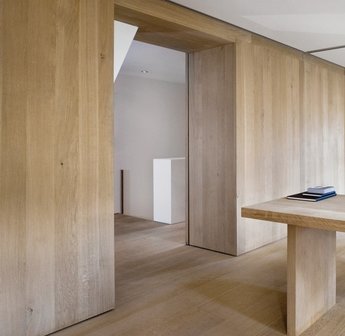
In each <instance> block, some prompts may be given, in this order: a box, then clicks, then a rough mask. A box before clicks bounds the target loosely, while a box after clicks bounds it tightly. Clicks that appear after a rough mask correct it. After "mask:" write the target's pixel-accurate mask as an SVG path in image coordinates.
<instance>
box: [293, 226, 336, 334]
mask: <svg viewBox="0 0 345 336" xmlns="http://www.w3.org/2000/svg"><path fill="white" fill-rule="evenodd" d="M335 261H336V232H335V231H325V230H318V229H310V228H303V227H298V226H293V225H288V269H287V271H288V275H287V276H288V279H287V282H288V283H287V286H288V287H287V332H288V335H289V336H298V335H300V334H301V333H302V332H303V331H304V330H306V329H307V328H308V327H310V326H311V325H312V324H313V323H314V322H315V321H316V320H317V319H318V318H320V317H321V316H322V315H323V314H324V313H325V312H327V311H328V310H329V309H330V308H331V307H332V306H333V305H334V304H335V300H336V265H335Z"/></svg>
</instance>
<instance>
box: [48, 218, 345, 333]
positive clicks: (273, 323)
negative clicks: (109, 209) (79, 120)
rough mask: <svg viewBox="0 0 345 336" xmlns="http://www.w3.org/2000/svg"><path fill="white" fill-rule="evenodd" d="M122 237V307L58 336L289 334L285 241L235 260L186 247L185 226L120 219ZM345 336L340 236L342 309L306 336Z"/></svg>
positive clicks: (340, 242)
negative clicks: (287, 324)
mask: <svg viewBox="0 0 345 336" xmlns="http://www.w3.org/2000/svg"><path fill="white" fill-rule="evenodd" d="M115 235H116V270H117V272H116V284H117V295H116V297H117V304H116V309H115V310H113V311H111V312H109V313H107V314H104V315H101V316H99V317H97V318H94V319H92V320H89V321H85V322H83V323H80V324H77V325H75V326H72V327H71V328H67V329H65V330H62V331H60V332H57V333H55V334H54V336H114V335H116V336H152V335H171V336H176V335H179V336H191V335H193V336H194V335H202V336H238V335H241V336H242V335H243V336H286V298H287V297H286V276H287V275H286V266H287V263H286V251H287V249H286V247H287V243H286V239H282V240H280V241H279V242H276V243H274V244H270V245H267V246H264V247H263V248H260V249H257V250H255V251H252V252H251V253H246V254H244V255H241V256H239V257H236V258H234V257H231V256H227V255H224V254H220V253H214V252H212V251H208V250H204V249H198V248H192V247H189V246H185V244H184V225H183V223H181V224H176V225H170V226H165V225H161V224H157V223H154V222H150V221H144V220H140V219H138V218H131V217H127V216H116V220H115ZM319 253H321V251H319ZM344 334H345V237H344V236H343V235H341V236H339V237H338V238H337V304H336V305H335V306H334V307H333V308H332V309H331V310H330V311H329V313H326V314H325V315H324V316H323V317H321V318H320V319H319V320H318V321H317V322H316V323H314V324H313V325H312V326H311V327H310V328H309V329H308V330H306V331H305V332H304V333H303V334H302V335H303V336H331V335H332V336H333V335H344Z"/></svg>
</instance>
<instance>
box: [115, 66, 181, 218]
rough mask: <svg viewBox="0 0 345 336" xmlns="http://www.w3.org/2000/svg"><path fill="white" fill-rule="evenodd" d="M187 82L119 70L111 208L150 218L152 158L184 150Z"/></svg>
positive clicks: (167, 155) (178, 155)
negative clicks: (122, 173) (121, 184)
mask: <svg viewBox="0 0 345 336" xmlns="http://www.w3.org/2000/svg"><path fill="white" fill-rule="evenodd" d="M185 97H186V86H185V84H181V83H172V82H167V81H162V80H155V79H145V78H142V77H137V76H128V75H124V74H122V73H121V72H120V74H119V76H118V77H117V79H116V83H115V104H114V106H115V150H116V153H115V211H116V212H119V210H120V203H119V200H120V189H119V182H120V169H124V170H126V172H125V200H124V201H125V209H124V212H125V214H127V215H131V216H135V217H140V218H145V219H153V159H154V158H166V157H183V156H184V155H185V123H186V120H185V117H186V105H185V104H186V99H185Z"/></svg>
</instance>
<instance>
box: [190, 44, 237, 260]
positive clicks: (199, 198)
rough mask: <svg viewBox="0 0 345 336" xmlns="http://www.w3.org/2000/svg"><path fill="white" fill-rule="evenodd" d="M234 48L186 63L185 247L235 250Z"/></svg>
mask: <svg viewBox="0 0 345 336" xmlns="http://www.w3.org/2000/svg"><path fill="white" fill-rule="evenodd" d="M234 84H235V49H234V46H233V45H226V46H223V47H219V48H213V49H208V50H205V51H201V52H196V53H192V54H191V55H190V58H189V204H190V211H189V223H190V224H189V230H190V231H189V234H190V244H191V245H194V246H198V247H203V248H207V249H211V250H214V251H219V252H223V253H229V254H233V253H234V251H236V194H235V190H236V160H235V152H236V150H235V148H236V137H235V110H234V108H235V96H234V93H235V91H234Z"/></svg>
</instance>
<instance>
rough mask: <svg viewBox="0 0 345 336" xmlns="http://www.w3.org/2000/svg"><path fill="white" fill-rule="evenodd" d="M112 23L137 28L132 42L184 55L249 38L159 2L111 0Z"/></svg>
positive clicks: (177, 7)
mask: <svg viewBox="0 0 345 336" xmlns="http://www.w3.org/2000/svg"><path fill="white" fill-rule="evenodd" d="M114 4H115V20H118V21H122V22H126V23H129V24H132V25H135V26H137V27H139V30H138V33H137V34H136V39H137V40H139V41H142V42H147V43H151V44H156V45H160V46H163V47H168V48H172V49H176V50H180V51H184V52H193V51H197V50H203V49H209V48H214V47H216V46H219V45H224V44H228V43H230V42H234V41H236V40H237V39H241V40H246V41H248V40H250V38H251V35H250V34H249V33H248V32H246V31H244V30H240V29H238V28H237V27H233V26H231V25H229V24H226V23H224V22H222V21H219V20H216V19H213V18H210V17H208V16H206V15H203V14H200V13H197V12H194V11H192V10H190V9H187V8H183V7H181V6H179V5H176V4H173V3H170V2H168V1H161V0H146V1H141V0H114Z"/></svg>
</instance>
